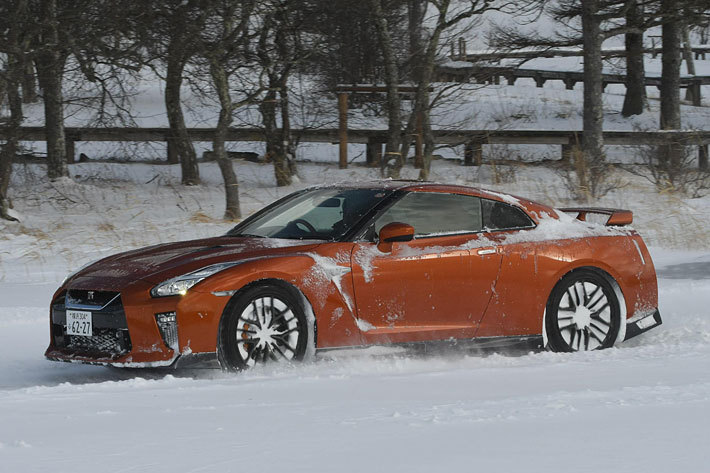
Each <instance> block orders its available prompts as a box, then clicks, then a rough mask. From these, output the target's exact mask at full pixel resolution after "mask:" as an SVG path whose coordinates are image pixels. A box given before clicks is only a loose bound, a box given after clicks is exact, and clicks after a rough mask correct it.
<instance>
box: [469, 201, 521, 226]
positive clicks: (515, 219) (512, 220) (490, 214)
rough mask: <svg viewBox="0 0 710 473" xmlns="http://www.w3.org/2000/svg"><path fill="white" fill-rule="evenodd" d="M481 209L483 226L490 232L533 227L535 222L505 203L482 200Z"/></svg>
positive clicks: (516, 208) (519, 210)
mask: <svg viewBox="0 0 710 473" xmlns="http://www.w3.org/2000/svg"><path fill="white" fill-rule="evenodd" d="M481 209H482V212H483V226H484V227H485V228H486V229H488V230H508V229H514V228H527V227H532V226H533V221H532V220H530V217H528V216H527V215H526V214H525V212H523V211H522V210H521V209H519V208H518V207H515V206H512V205H509V204H506V203H503V202H497V201H495V200H488V199H481Z"/></svg>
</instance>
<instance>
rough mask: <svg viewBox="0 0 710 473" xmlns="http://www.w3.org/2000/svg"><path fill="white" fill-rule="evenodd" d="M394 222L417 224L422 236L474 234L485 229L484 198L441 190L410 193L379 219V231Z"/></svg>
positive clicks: (377, 223) (376, 228)
mask: <svg viewBox="0 0 710 473" xmlns="http://www.w3.org/2000/svg"><path fill="white" fill-rule="evenodd" d="M392 222H401V223H406V224H408V225H411V226H413V227H414V235H415V236H418V237H425V236H435V235H441V234H452V233H474V232H480V231H481V230H482V229H483V219H482V213H481V199H479V198H478V197H474V196H470V195H461V194H444V193H441V192H410V193H408V194H406V195H405V196H404V197H402V198H401V199H400V200H398V201H397V202H395V203H394V205H392V206H391V207H390V208H389V209H387V210H386V211H385V212H384V213H383V214H382V215H381V216H380V217H379V218H378V219H377V221H376V222H375V231H376V232H377V233H379V232H380V229H381V228H382V227H384V226H385V225H387V224H388V223H392Z"/></svg>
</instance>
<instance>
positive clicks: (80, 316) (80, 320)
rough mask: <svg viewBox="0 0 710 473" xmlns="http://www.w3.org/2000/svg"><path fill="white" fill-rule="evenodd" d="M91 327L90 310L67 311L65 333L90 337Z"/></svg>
mask: <svg viewBox="0 0 710 473" xmlns="http://www.w3.org/2000/svg"><path fill="white" fill-rule="evenodd" d="M92 328H93V324H92V321H91V312H88V311H85V310H68V311H67V335H78V336H80V337H90V336H91V333H92Z"/></svg>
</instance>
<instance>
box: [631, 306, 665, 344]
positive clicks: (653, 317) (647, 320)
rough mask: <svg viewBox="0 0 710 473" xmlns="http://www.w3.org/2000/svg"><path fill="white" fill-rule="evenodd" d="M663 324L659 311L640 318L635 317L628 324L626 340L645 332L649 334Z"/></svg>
mask: <svg viewBox="0 0 710 473" xmlns="http://www.w3.org/2000/svg"><path fill="white" fill-rule="evenodd" d="M662 323H663V321H662V320H661V313H660V312H659V311H658V309H655V310H653V311H650V312H646V313H643V314H640V315H639V316H634V317H633V318H631V319H629V320H628V321H627V322H626V337H625V338H624V340H628V339H630V338H634V337H636V336H638V335H641V334H642V333H644V332H648V331H649V330H651V329H652V328H656V327H658V326H659V325H661V324H662Z"/></svg>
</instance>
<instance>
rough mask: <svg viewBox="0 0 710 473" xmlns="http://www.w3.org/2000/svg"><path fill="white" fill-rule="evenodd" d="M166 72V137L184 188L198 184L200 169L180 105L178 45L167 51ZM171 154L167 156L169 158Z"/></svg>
mask: <svg viewBox="0 0 710 473" xmlns="http://www.w3.org/2000/svg"><path fill="white" fill-rule="evenodd" d="M167 62H168V70H167V75H166V78H165V109H166V112H167V115H168V123H169V124H170V136H169V137H168V139H169V141H170V144H169V146H171V148H172V153H173V154H172V156H173V157H172V158H171V159H174V157H177V159H179V161H180V168H181V170H182V183H183V184H184V185H186V186H192V185H197V184H199V183H200V169H199V167H198V165H197V155H196V154H195V148H194V146H192V141H191V140H190V135H189V134H188V132H187V127H186V126H185V117H184V116H183V113H182V104H181V103H180V87H181V86H182V74H183V71H184V69H185V60H184V57H183V55H182V50H181V48H180V45H179V44H175V45H172V44H171V47H170V49H169V51H168V61H167ZM170 154H171V153H169V154H168V155H169V156H170Z"/></svg>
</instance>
